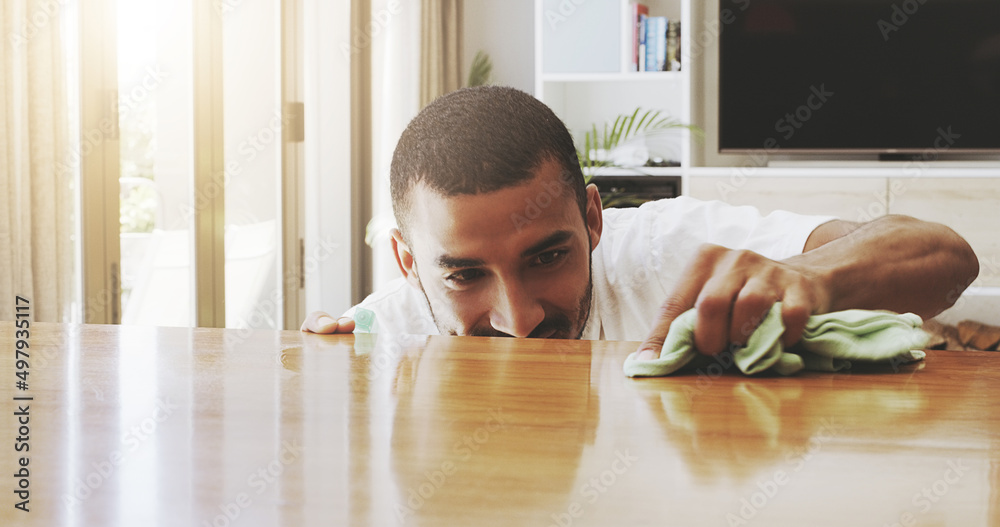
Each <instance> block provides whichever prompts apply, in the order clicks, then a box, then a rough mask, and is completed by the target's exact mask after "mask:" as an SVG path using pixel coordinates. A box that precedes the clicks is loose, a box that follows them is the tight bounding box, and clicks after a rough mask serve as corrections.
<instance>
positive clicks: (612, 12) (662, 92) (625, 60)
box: [535, 0, 692, 175]
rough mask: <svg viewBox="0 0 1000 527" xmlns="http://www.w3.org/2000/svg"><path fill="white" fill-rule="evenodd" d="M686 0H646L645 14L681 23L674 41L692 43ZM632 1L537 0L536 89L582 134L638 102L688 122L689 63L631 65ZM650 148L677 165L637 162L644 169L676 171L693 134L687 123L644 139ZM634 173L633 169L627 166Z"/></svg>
mask: <svg viewBox="0 0 1000 527" xmlns="http://www.w3.org/2000/svg"><path fill="white" fill-rule="evenodd" d="M690 1H691V0H647V1H644V2H642V3H643V4H645V5H647V6H648V7H649V15H650V16H665V17H667V18H669V19H670V20H671V21H676V20H679V21H680V23H681V35H680V46H681V49H682V50H683V49H685V48H687V47H688V46H690V38H689V36H688V34H689V31H685V29H687V28H690V27H691V24H690V13H691V9H690ZM632 34H633V33H632V23H631V7H630V2H629V1H628V0H588V1H586V2H576V1H574V0H535V42H536V43H537V45H536V46H535V96H536V97H538V98H539V99H540V100H541V101H543V102H544V103H546V104H547V105H548V106H549V107H550V108H552V109H553V111H555V113H556V115H558V116H559V117H560V118H561V119H562V120H563V122H564V123H566V126H567V127H568V128H569V129H570V132H572V134H573V138H574V140H576V141H578V142H582V141H583V137H584V134H585V133H586V131H587V130H590V129H591V127H592V126H593V125H596V126H597V128H598V130H599V131H600V130H601V129H602V128H603V126H602V125H603V123H606V122H610V121H613V120H614V118H615V116H617V115H621V114H631V113H632V112H633V111H634V110H635V109H636V108H637V107H641V108H643V110H662V111H663V112H664V115H668V116H670V117H672V118H674V119H676V120H678V121H680V122H682V123H690V122H691V96H690V92H691V68H692V64H690V62H684V63H682V65H681V70H680V71H659V72H647V71H644V72H636V71H632V70H631V60H630V57H631V55H632V52H633V46H632ZM646 144H647V146H648V147H649V149H650V154H651V155H658V156H660V157H663V158H664V159H670V160H673V161H679V162H680V163H681V168H673V167H672V168H669V169H666V170H664V169H662V168H655V167H638V168H637V170H643V171H644V172H646V173H649V174H657V175H659V174H663V175H666V174H669V175H679V174H680V173H681V170H682V168H683V167H688V166H690V160H691V137H690V133H689V132H688V131H687V130H685V129H678V130H676V131H670V132H667V133H664V134H662V135H659V134H658V135H657V137H655V138H652V139H649V140H647V141H646ZM631 173H633V174H634V173H635V172H631Z"/></svg>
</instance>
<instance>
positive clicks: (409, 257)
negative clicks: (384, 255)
mask: <svg viewBox="0 0 1000 527" xmlns="http://www.w3.org/2000/svg"><path fill="white" fill-rule="evenodd" d="M390 234H391V235H392V252H393V254H395V255H396V264H397V265H399V271H400V272H401V273H403V276H404V277H405V278H406V281H407V282H409V283H410V285H412V286H413V287H416V288H417V289H419V288H420V278H419V277H417V268H416V266H415V265H414V262H413V252H412V251H410V246H409V245H407V244H406V242H405V241H403V233H401V232H399V229H392V231H391V232H390Z"/></svg>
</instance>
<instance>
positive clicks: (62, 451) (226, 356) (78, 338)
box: [0, 323, 1000, 527]
mask: <svg viewBox="0 0 1000 527" xmlns="http://www.w3.org/2000/svg"><path fill="white" fill-rule="evenodd" d="M0 342H3V346H4V348H5V349H7V350H11V349H13V343H14V330H13V328H12V324H10V323H3V328H2V329H0ZM30 346H31V347H30V350H31V359H30V370H29V371H30V375H29V377H28V378H29V381H30V386H29V389H28V390H27V391H20V390H17V389H16V388H15V381H16V380H18V379H17V378H16V377H15V375H14V374H15V371H16V370H15V363H14V357H13V352H8V353H5V354H4V357H5V358H4V359H3V360H2V361H0V378H2V379H3V383H2V384H0V386H2V389H0V395H2V403H0V410H2V416H0V422H2V423H3V425H2V427H0V428H2V430H3V433H2V436H3V437H2V441H0V444H2V445H4V446H3V448H2V454H0V469H2V474H3V476H2V485H0V489H3V492H2V493H0V495H2V496H3V498H2V499H0V506H2V508H0V511H2V512H0V525H4V526H7V525H44V526H59V525H80V526H91V525H95V526H157V525H170V526H173V525H191V526H198V527H204V526H214V527H224V526H229V525H233V526H252V525H269V526H270V525H396V524H401V525H539V526H552V525H555V526H560V527H568V526H582V525H712V526H715V525H718V526H727V525H794V526H806V525H850V526H859V525H872V526H886V525H902V526H908V525H959V526H978V525H1000V407H998V402H1000V353H983V352H935V351H931V352H929V354H928V357H927V359H926V361H924V362H923V363H920V364H915V365H908V366H903V367H901V368H900V369H899V371H896V372H894V371H892V369H891V368H887V367H886V368H873V367H867V368H860V369H855V370H854V371H853V372H851V373H837V374H825V373H824V374H818V373H805V374H802V375H798V376H795V377H790V378H779V377H764V378H746V377H743V376H740V375H737V374H731V373H723V374H721V375H720V374H719V370H720V369H719V368H709V369H707V370H706V371H704V372H701V373H692V374H689V375H684V376H679V377H672V378H661V379H635V380H633V379H629V378H626V377H625V376H624V375H623V374H622V370H621V366H622V362H623V360H624V358H625V356H626V355H627V354H628V353H629V352H630V351H632V350H633V349H634V348H635V343H631V344H630V343H621V342H569V341H525V340H513V339H487V338H465V337H431V338H428V337H415V336H410V337H399V338H388V337H378V338H376V337H374V336H371V335H361V336H357V337H355V336H353V335H347V336H321V335H311V334H302V333H299V332H294V331H284V332H268V331H253V332H249V331H239V330H213V329H178V328H139V327H120V326H69V325H56V324H34V325H33V326H32V328H31V335H30ZM25 395H27V396H30V397H33V400H31V401H29V402H28V404H29V405H30V408H28V409H27V411H28V413H29V414H30V421H29V423H30V424H29V425H28V426H29V427H30V440H29V444H30V453H29V454H28V455H29V465H28V468H29V469H30V471H29V472H30V476H29V477H28V478H27V479H28V484H29V490H30V496H29V497H30V501H29V504H28V507H29V508H30V512H23V511H21V510H18V509H16V508H15V507H14V505H15V504H16V503H18V502H20V501H21V500H20V498H18V497H17V495H15V494H13V493H12V490H13V489H15V488H16V486H17V485H19V478H16V477H11V476H12V475H14V474H15V473H16V472H17V471H18V470H19V466H18V460H19V456H20V455H21V453H18V452H16V451H15V449H14V445H15V444H16V443H17V441H16V438H15V436H16V435H17V430H15V428H19V427H20V425H19V424H18V422H17V420H16V419H17V417H15V415H14V414H15V412H17V411H18V408H19V407H18V404H23V403H24V401H14V400H13V398H14V397H18V396H25Z"/></svg>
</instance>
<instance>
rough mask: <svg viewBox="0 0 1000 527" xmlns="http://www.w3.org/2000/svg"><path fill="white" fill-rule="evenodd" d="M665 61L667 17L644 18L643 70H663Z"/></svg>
mask: <svg viewBox="0 0 1000 527" xmlns="http://www.w3.org/2000/svg"><path fill="white" fill-rule="evenodd" d="M666 63H667V17H665V16H651V17H648V18H646V68H645V71H663V70H664V68H665V66H666Z"/></svg>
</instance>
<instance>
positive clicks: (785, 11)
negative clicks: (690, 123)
mask: <svg viewBox="0 0 1000 527" xmlns="http://www.w3.org/2000/svg"><path fill="white" fill-rule="evenodd" d="M719 22H720V24H721V27H722V31H721V35H720V41H719V150H720V151H721V152H723V153H726V152H730V153H732V152H740V151H746V150H749V149H758V150H759V149H765V150H768V151H776V152H778V153H789V154H796V153H879V154H895V153H899V154H911V155H912V154H921V153H923V154H925V155H926V153H927V152H928V151H932V152H935V153H941V152H945V151H947V152H949V153H972V152H975V153H991V154H996V153H1000V0H720V21H719Z"/></svg>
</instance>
